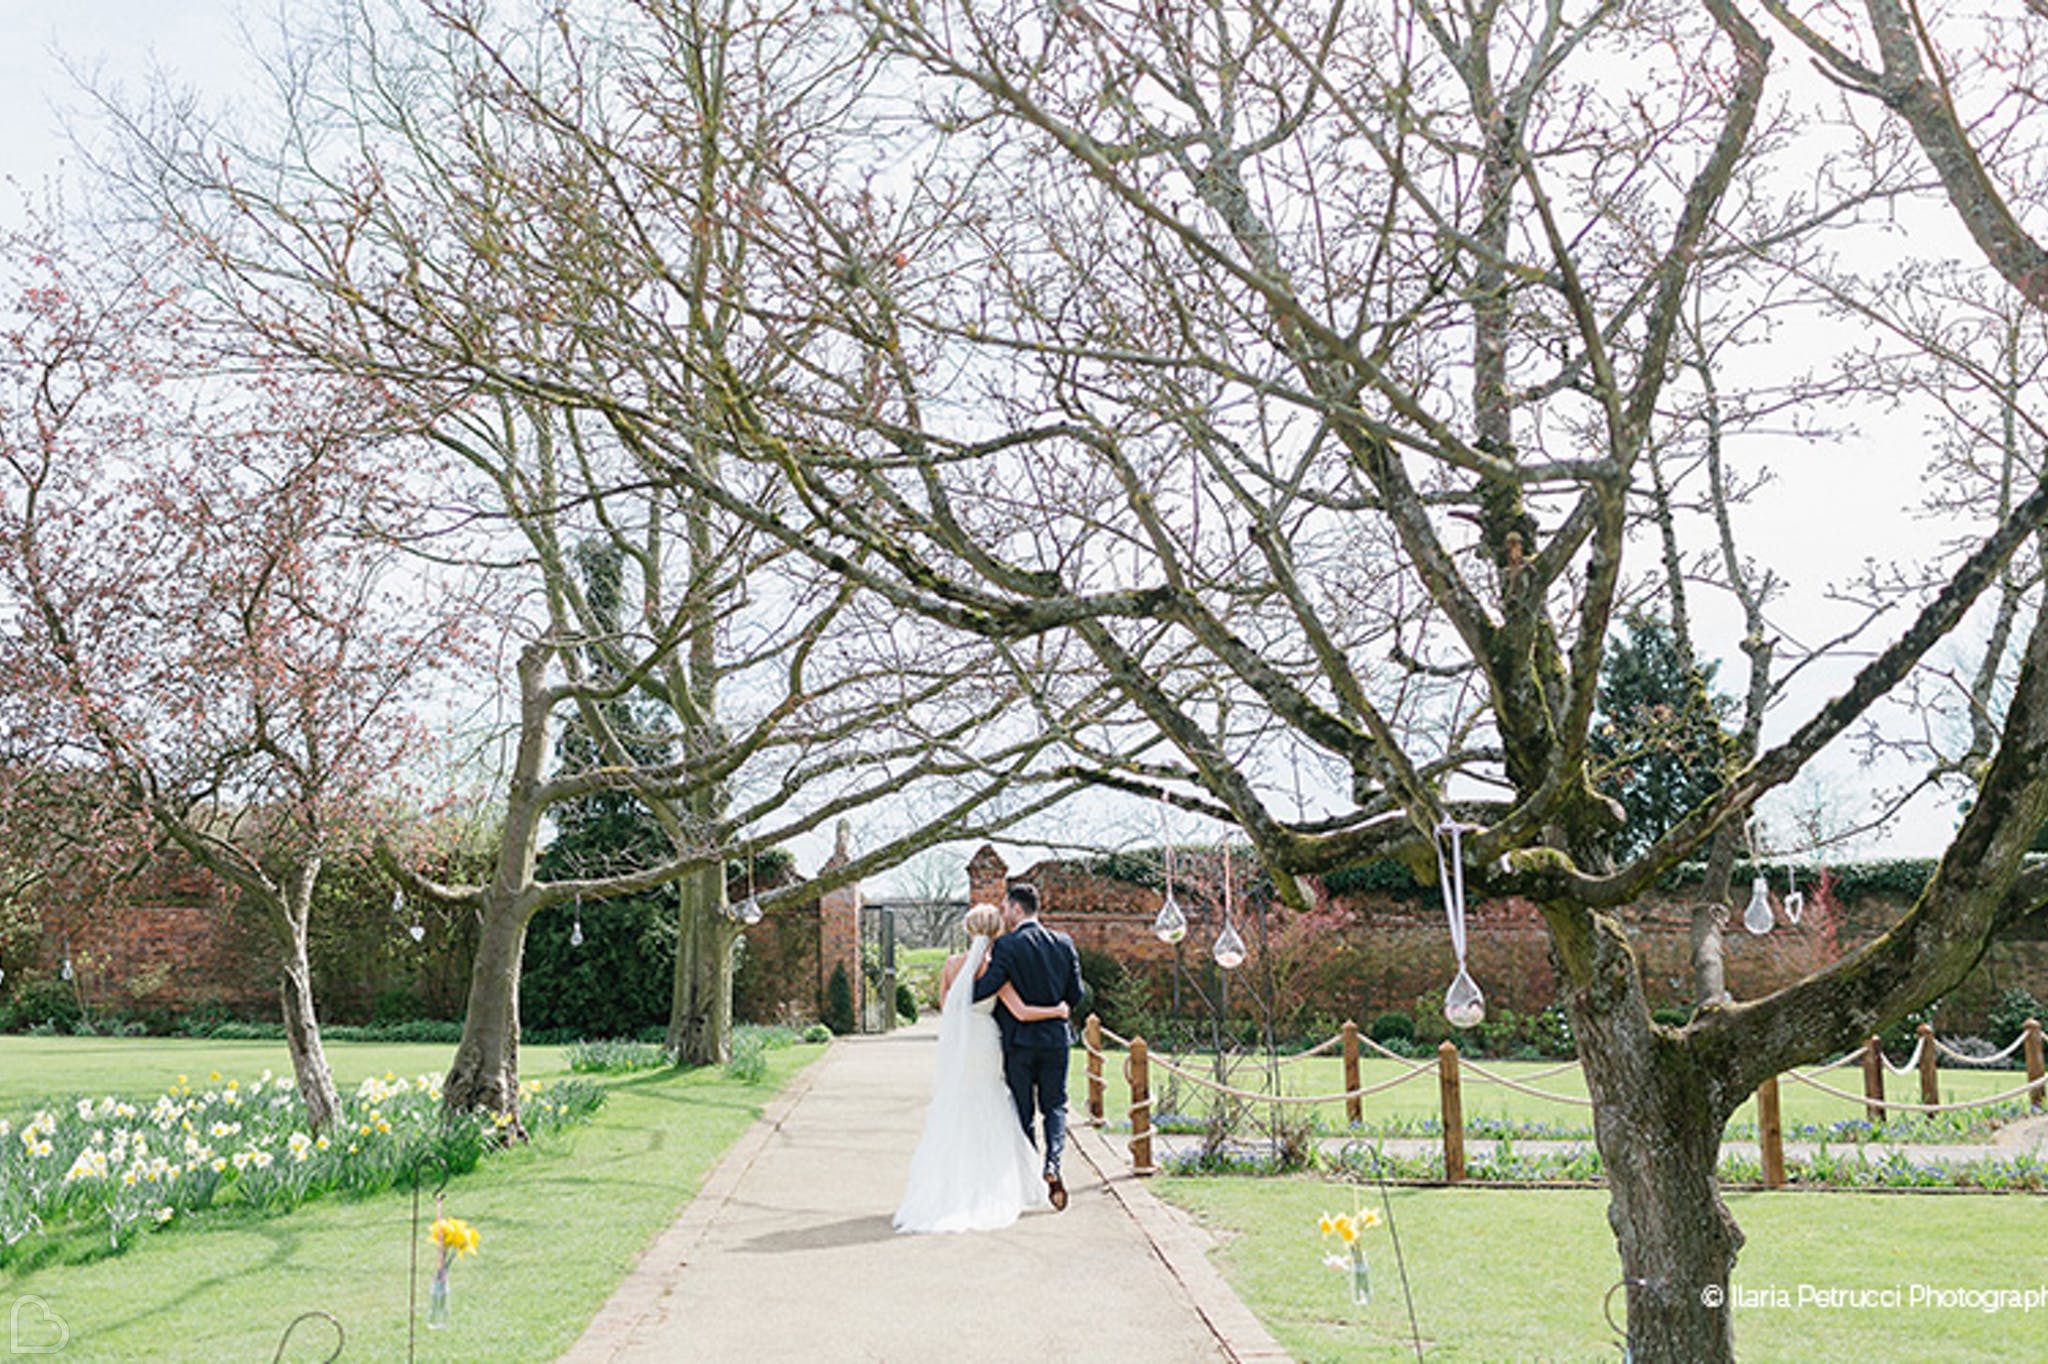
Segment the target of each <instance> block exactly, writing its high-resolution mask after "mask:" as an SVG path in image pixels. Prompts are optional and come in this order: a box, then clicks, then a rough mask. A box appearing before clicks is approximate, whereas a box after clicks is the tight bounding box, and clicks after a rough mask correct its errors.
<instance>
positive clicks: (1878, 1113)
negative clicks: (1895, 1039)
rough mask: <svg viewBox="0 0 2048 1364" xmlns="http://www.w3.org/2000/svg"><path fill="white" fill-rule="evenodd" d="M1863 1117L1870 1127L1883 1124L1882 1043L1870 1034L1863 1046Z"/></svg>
mask: <svg viewBox="0 0 2048 1364" xmlns="http://www.w3.org/2000/svg"><path fill="white" fill-rule="evenodd" d="M1863 1097H1864V1099H1865V1101H1866V1102H1865V1103H1864V1105H1863V1113H1864V1116H1865V1117H1867V1118H1869V1119H1870V1125H1871V1126H1872V1127H1881V1126H1883V1124H1884V1043H1883V1042H1882V1041H1881V1040H1880V1039H1879V1038H1878V1037H1877V1036H1876V1035H1875V1034H1872V1035H1871V1038H1870V1040H1869V1041H1868V1042H1865V1043H1864V1044H1863Z"/></svg>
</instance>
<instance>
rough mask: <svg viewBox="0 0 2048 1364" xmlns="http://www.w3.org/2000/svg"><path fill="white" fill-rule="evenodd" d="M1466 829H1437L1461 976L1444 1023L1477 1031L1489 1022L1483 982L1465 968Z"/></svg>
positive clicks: (1447, 996) (1439, 873) (1440, 880)
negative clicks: (1447, 837)
mask: <svg viewBox="0 0 2048 1364" xmlns="http://www.w3.org/2000/svg"><path fill="white" fill-rule="evenodd" d="M1446 834H1448V835H1450V841H1451V851H1450V855H1449V856H1448V857H1446V856H1445V855H1444V836H1445V835H1446ZM1463 835H1464V826H1463V825H1460V824H1455V823H1453V822H1451V821H1450V820H1445V821H1444V822H1443V823H1442V824H1439V825H1438V826H1437V829H1436V838H1435V839H1434V842H1435V844H1436V880H1437V886H1438V888H1439V889H1440V890H1441V891H1442V892H1443V897H1444V919H1445V921H1446V922H1447V923H1448V924H1449V926H1450V930H1451V955H1452V957H1454V958H1455V959H1456V960H1457V963H1458V974H1457V975H1456V976H1454V977H1453V978H1452V980H1451V988H1450V989H1448V990H1446V991H1444V1021H1445V1022H1446V1023H1449V1024H1450V1025H1451V1026H1452V1027H1454V1028H1476V1027H1478V1026H1479V1025H1480V1024H1481V1023H1484V1022H1485V1021H1486V996H1485V995H1484V994H1482V993H1480V990H1479V982H1477V981H1475V980H1473V979H1472V974H1471V972H1469V971H1467V970H1466V969H1465V848H1464V843H1463Z"/></svg>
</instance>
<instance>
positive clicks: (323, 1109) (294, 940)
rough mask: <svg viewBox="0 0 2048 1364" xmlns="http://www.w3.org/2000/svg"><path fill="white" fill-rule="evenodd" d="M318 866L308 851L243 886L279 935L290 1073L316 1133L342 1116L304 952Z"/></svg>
mask: <svg viewBox="0 0 2048 1364" xmlns="http://www.w3.org/2000/svg"><path fill="white" fill-rule="evenodd" d="M320 867H321V860H320V859H319V858H318V857H309V858H308V859H307V860H305V861H304V862H300V863H298V864H296V865H292V866H288V867H287V868H286V869H285V872H284V874H283V875H282V876H280V877H277V878H275V880H269V881H268V884H267V886H264V887H261V893H260V894H259V893H258V889H259V888H258V887H257V886H254V885H251V886H249V887H245V890H247V891H248V892H249V893H252V894H257V898H258V900H259V902H260V903H262V905H263V908H264V910H265V912H266V913H268V914H269V915H270V920H271V924H272V927H273V930H274V931H275V933H276V935H277V946H278V951H279V954H280V956H282V958H283V961H282V963H281V965H282V968H283V969H282V972H281V977H282V982H281V986H280V990H279V994H280V997H281V1003H282V1005H283V1012H284V1040H285V1047H286V1049H287V1050H288V1051H290V1053H291V1058H292V1078H293V1080H295V1081H296V1082H297V1084H298V1087H299V1099H300V1101H301V1102H303V1103H304V1104H305V1105H306V1126H307V1128H308V1129H309V1130H311V1131H313V1132H316V1133H318V1132H326V1131H329V1130H331V1129H332V1128H333V1126H334V1124H335V1122H336V1120H337V1119H339V1118H340V1116H341V1095H340V1094H339V1093H337V1092H336V1091H335V1088H334V1072H333V1071H332V1070H331V1069H329V1067H328V1065H327V1051H326V1048H324V1047H323V1046H321V1044H320V1015H319V1012H318V1011H317V1010H316V1009H315V1008H314V1004H313V968H312V964H311V962H310V961H309V960H308V958H307V952H306V931H307V925H308V924H309V923H310V922H311V920H312V915H313V887H314V886H315V885H316V884H318V882H319V880H320ZM266 880H268V878H266Z"/></svg>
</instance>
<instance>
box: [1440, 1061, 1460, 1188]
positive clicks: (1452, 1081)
mask: <svg viewBox="0 0 2048 1364" xmlns="http://www.w3.org/2000/svg"><path fill="white" fill-rule="evenodd" d="M1436 1073H1437V1089H1438V1092H1439V1093H1440V1094H1441V1096H1442V1098H1443V1119H1444V1181H1445V1182H1446V1183H1449V1184H1457V1183H1461V1182H1463V1180H1464V1178H1465V1103H1464V1100H1463V1098H1462V1097H1460V1095H1459V1093H1458V1048H1457V1046H1456V1044H1454V1043H1451V1042H1448V1041H1447V1042H1445V1043H1444V1044H1443V1045H1442V1046H1440V1047H1438V1048H1437V1049H1436Z"/></svg>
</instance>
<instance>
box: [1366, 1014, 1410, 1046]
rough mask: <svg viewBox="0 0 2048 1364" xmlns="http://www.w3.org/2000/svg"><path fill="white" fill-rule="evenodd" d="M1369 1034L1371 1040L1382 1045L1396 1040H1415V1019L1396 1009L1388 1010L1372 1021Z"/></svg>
mask: <svg viewBox="0 0 2048 1364" xmlns="http://www.w3.org/2000/svg"><path fill="white" fill-rule="evenodd" d="M1369 1035H1370V1036H1371V1038H1372V1040H1373V1041H1375V1042H1378V1043H1380V1044H1381V1045H1383V1046H1386V1045H1391V1044H1392V1043H1393V1042H1395V1041H1397V1040H1398V1041H1402V1042H1413V1041H1414V1040H1415V1020H1414V1019H1413V1018H1411V1017H1410V1016H1409V1015H1407V1014H1404V1013H1402V1012H1400V1011H1399V1010H1398V1009H1395V1010H1389V1011H1388V1012H1386V1013H1383V1014H1381V1015H1380V1016H1379V1017H1378V1018H1375V1019H1374V1020H1373V1021H1372V1028H1371V1030H1370V1033H1369Z"/></svg>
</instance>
